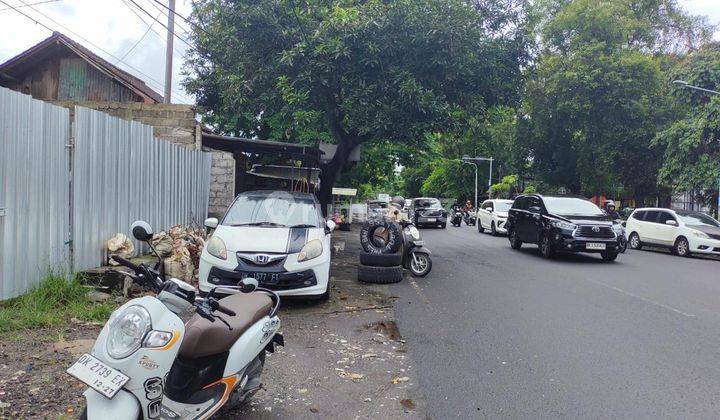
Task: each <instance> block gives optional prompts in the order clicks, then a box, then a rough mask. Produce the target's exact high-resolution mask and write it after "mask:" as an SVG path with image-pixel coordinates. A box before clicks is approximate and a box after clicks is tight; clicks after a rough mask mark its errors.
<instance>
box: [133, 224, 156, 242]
mask: <svg viewBox="0 0 720 420" xmlns="http://www.w3.org/2000/svg"><path fill="white" fill-rule="evenodd" d="M130 232H131V233H132V236H133V238H135V239H137V240H138V241H142V242H147V241H149V240H150V239H152V237H153V230H152V227H150V224H149V223H148V222H146V221H144V220H137V221H135V222H133V224H132V225H130Z"/></svg>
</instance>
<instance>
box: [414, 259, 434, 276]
mask: <svg viewBox="0 0 720 420" xmlns="http://www.w3.org/2000/svg"><path fill="white" fill-rule="evenodd" d="M411 257H412V259H411V260H410V274H412V275H413V277H425V276H427V275H428V274H429V273H430V270H431V269H432V260H431V259H430V256H429V255H428V254H423V253H415V254H413V255H411Z"/></svg>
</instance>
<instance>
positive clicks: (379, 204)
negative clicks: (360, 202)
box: [367, 200, 390, 217]
mask: <svg viewBox="0 0 720 420" xmlns="http://www.w3.org/2000/svg"><path fill="white" fill-rule="evenodd" d="M389 206H390V203H388V202H387V201H384V200H368V201H367V215H368V217H385V216H387V214H388V207H389Z"/></svg>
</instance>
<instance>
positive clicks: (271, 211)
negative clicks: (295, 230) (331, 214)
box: [222, 193, 321, 227]
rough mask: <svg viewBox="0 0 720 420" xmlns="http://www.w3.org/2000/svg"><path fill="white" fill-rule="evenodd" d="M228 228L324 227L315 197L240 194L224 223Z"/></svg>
mask: <svg viewBox="0 0 720 420" xmlns="http://www.w3.org/2000/svg"><path fill="white" fill-rule="evenodd" d="M222 224H223V225H228V226H260V227H320V225H321V221H320V213H319V208H318V206H317V205H316V203H315V201H314V200H313V199H312V198H306V197H294V196H293V195H291V194H287V193H285V194H283V193H273V194H269V195H260V194H247V195H240V196H239V197H238V198H237V200H235V202H234V203H233V205H232V206H231V207H230V209H229V210H228V212H227V214H226V215H225V218H224V219H223V222H222Z"/></svg>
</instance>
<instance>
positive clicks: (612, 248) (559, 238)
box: [554, 233, 621, 253]
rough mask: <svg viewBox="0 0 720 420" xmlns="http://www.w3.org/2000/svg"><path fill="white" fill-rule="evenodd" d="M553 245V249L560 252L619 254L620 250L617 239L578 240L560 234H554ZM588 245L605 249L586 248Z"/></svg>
mask: <svg viewBox="0 0 720 420" xmlns="http://www.w3.org/2000/svg"><path fill="white" fill-rule="evenodd" d="M554 244H555V249H556V250H557V251H561V252H590V253H602V252H620V248H621V247H620V242H619V240H618V238H607V239H604V238H603V239H601V238H579V237H573V236H567V235H563V234H561V233H555V235H554ZM588 244H604V245H605V249H594V248H588ZM591 246H592V245H591Z"/></svg>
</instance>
